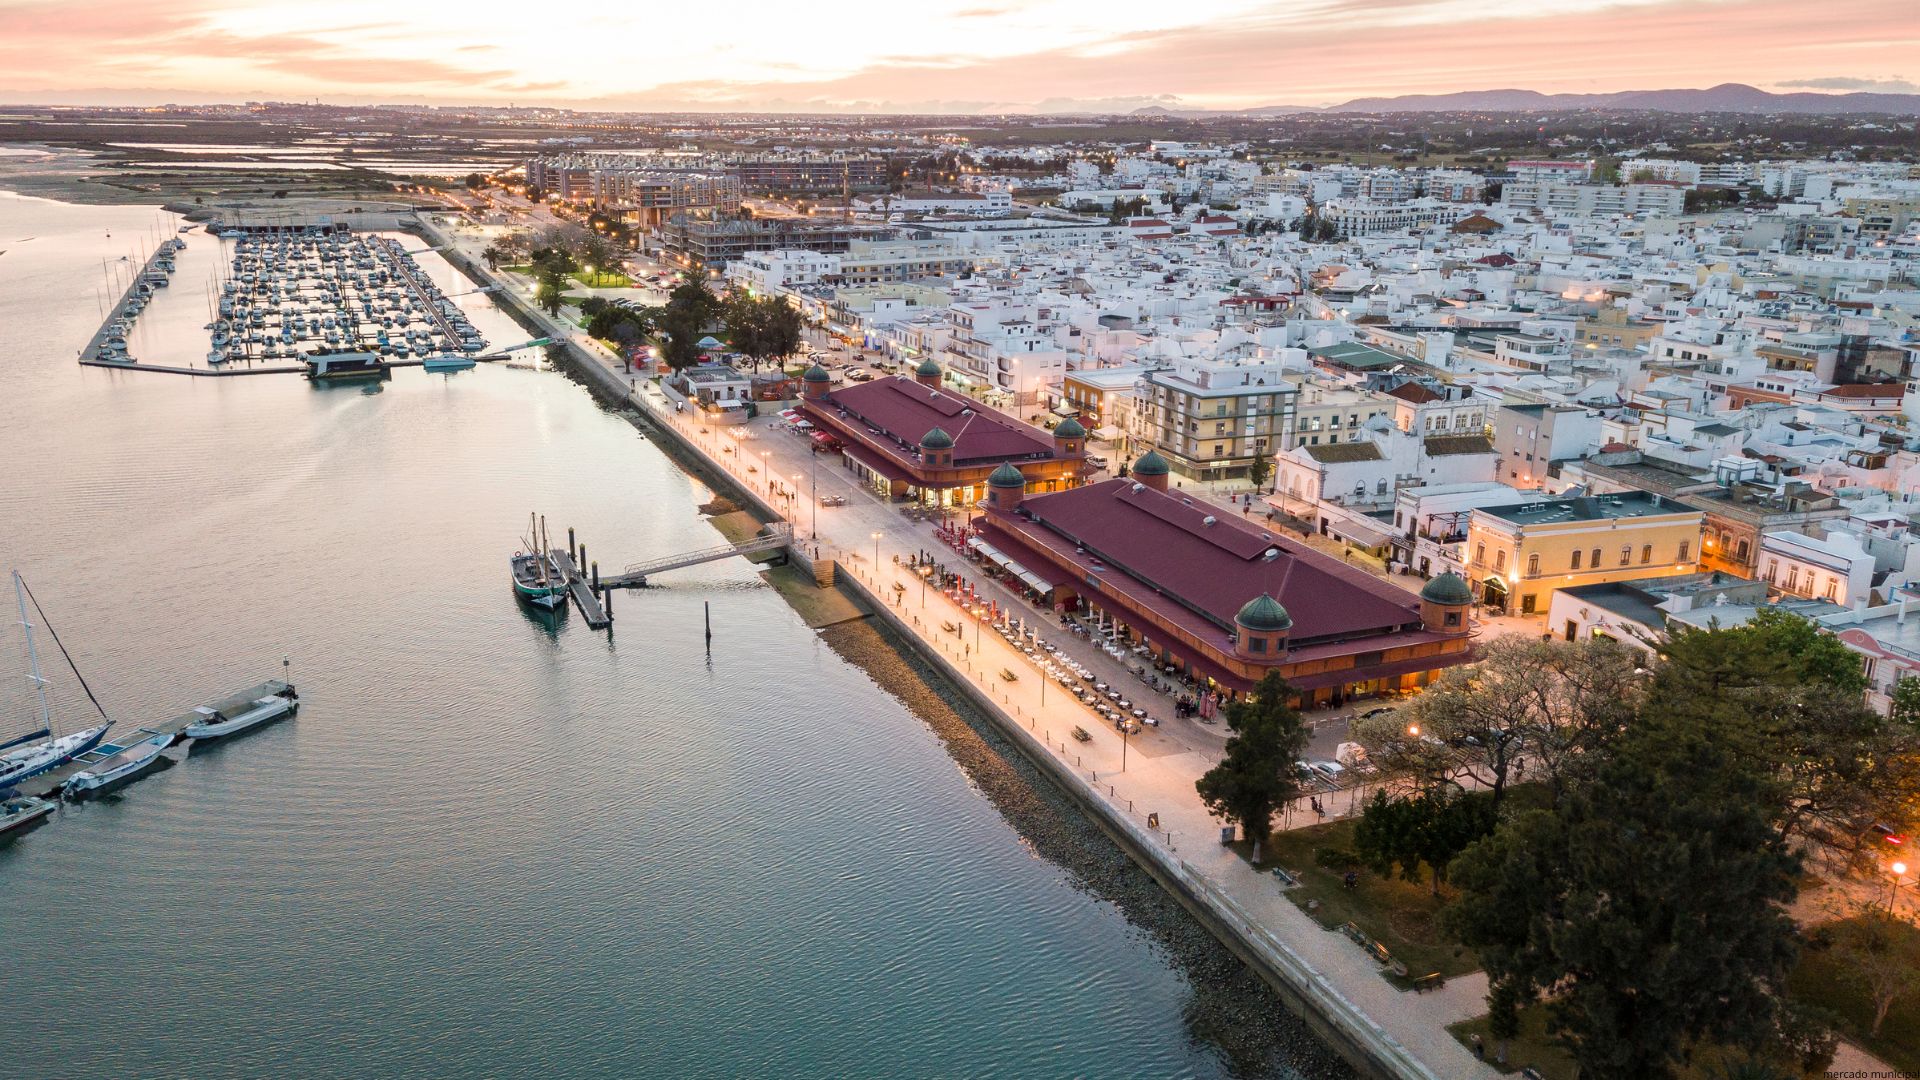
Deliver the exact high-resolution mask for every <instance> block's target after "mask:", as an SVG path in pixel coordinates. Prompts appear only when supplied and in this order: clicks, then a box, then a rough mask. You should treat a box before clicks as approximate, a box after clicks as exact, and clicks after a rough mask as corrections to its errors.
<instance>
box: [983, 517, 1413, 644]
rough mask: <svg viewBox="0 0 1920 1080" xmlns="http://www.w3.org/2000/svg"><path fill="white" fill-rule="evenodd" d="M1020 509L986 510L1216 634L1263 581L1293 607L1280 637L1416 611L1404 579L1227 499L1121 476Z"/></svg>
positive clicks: (1165, 613)
mask: <svg viewBox="0 0 1920 1080" xmlns="http://www.w3.org/2000/svg"><path fill="white" fill-rule="evenodd" d="M1021 510H1022V511H1023V512H1025V514H1026V515H1028V517H1030V518H1031V519H1032V520H1028V517H1019V516H1008V515H1003V514H994V515H992V516H991V518H990V519H989V520H990V522H991V524H992V525H994V526H996V527H997V528H998V529H999V530H1004V531H1006V532H1011V533H1013V534H1015V535H1017V536H1018V537H1020V538H1021V539H1022V540H1023V541H1025V542H1026V543H1027V544H1029V545H1030V546H1034V547H1039V548H1044V549H1045V550H1047V551H1048V552H1050V553H1051V554H1052V556H1053V557H1055V558H1057V559H1062V560H1063V561H1066V562H1068V563H1071V564H1073V565H1075V566H1077V567H1078V568H1080V569H1081V570H1082V571H1084V573H1085V575H1087V576H1091V577H1094V578H1097V579H1098V580H1100V581H1101V582H1102V587H1103V588H1105V589H1117V590H1119V591H1122V592H1125V593H1127V594H1129V595H1130V596H1131V598H1132V599H1133V600H1134V601H1135V602H1136V603H1138V604H1139V605H1141V606H1143V607H1147V608H1150V609H1151V610H1153V611H1154V612H1155V614H1157V615H1159V616H1160V617H1161V618H1164V619H1167V620H1168V621H1169V622H1174V623H1177V624H1179V625H1181V626H1183V627H1186V628H1187V629H1189V630H1191V631H1192V632H1194V633H1196V634H1198V635H1200V636H1202V637H1205V638H1208V639H1213V640H1217V642H1218V643H1219V644H1220V645H1222V646H1225V645H1226V641H1225V638H1226V631H1227V628H1228V627H1230V626H1232V625H1233V617H1234V615H1235V614H1236V613H1238V612H1239V610H1240V608H1241V607H1242V606H1244V605H1245V604H1246V603H1247V601H1249V600H1251V599H1253V598H1254V597H1256V596H1258V595H1260V594H1261V593H1263V592H1264V593H1270V594H1272V595H1273V596H1274V597H1275V598H1276V599H1278V600H1279V601H1280V604H1281V606H1283V607H1285V608H1286V609H1287V612H1288V614H1290V615H1292V616H1293V634H1292V638H1293V640H1294V641H1295V642H1297V643H1300V644H1306V643H1309V642H1311V641H1313V640H1315V639H1324V638H1330V637H1357V636H1368V635H1371V634H1377V633H1391V632H1394V631H1398V630H1400V629H1401V628H1402V627H1406V626H1408V625H1409V624H1414V625H1417V624H1418V623H1419V622H1420V610H1419V603H1418V600H1417V599H1416V598H1415V596H1414V595H1413V594H1412V593H1410V592H1407V591H1406V590H1404V589H1399V588H1395V587H1394V586H1392V585H1389V584H1387V583H1384V582H1381V581H1379V580H1378V579H1376V578H1374V577H1372V576H1371V575H1369V574H1366V573H1363V572H1361V571H1359V570H1356V569H1354V568H1353V567H1350V566H1347V565H1345V564H1344V563H1341V562H1339V561H1337V560H1335V559H1333V558H1331V557H1329V556H1327V555H1323V554H1321V553H1320V552H1318V551H1315V550H1313V549H1312V548H1309V547H1307V546H1305V545H1303V544H1300V543H1298V542H1296V541H1293V540H1289V539H1286V538H1285V537H1282V536H1280V535H1278V534H1277V533H1271V532H1267V531H1263V530H1261V529H1260V528H1258V527H1257V526H1255V525H1252V524H1249V523H1246V522H1244V521H1242V520H1241V519H1240V518H1239V517H1237V516H1235V515H1233V514H1231V513H1230V512H1228V511H1223V510H1221V509H1219V508H1217V507H1213V506H1210V505H1208V504H1205V503H1191V502H1190V500H1187V499H1185V498H1182V497H1181V496H1178V495H1175V494H1171V493H1165V492H1158V491H1154V490H1153V489H1151V488H1147V487H1141V488H1139V489H1138V490H1135V486H1134V484H1133V482H1132V481H1129V480H1125V479H1120V480H1109V481H1106V482H1104V483H1100V484H1093V485H1089V486H1087V487H1080V488H1073V489H1070V490H1067V491H1061V492H1054V493H1052V494H1045V495H1029V496H1027V498H1026V499H1025V500H1023V501H1022V503H1021ZM1209 517H1212V518H1213V519H1214V520H1213V523H1212V524H1207V518H1209ZM1268 552H1273V553H1274V554H1273V555H1272V557H1268V554H1267V553H1268ZM1229 648H1230V647H1229Z"/></svg>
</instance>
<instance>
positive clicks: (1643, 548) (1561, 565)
mask: <svg viewBox="0 0 1920 1080" xmlns="http://www.w3.org/2000/svg"><path fill="white" fill-rule="evenodd" d="M1704 516H1705V515H1704V514H1703V513H1702V512H1701V511H1699V510H1695V509H1693V508H1691V507H1687V506H1682V505H1681V504H1679V503H1677V502H1674V501H1673V500H1671V499H1664V498H1661V497H1660V496H1658V495H1655V494H1653V493H1651V492H1646V491H1624V492H1618V493H1615V494H1611V495H1592V496H1580V497H1577V498H1568V499H1556V500H1553V501H1551V502H1540V503H1521V504H1518V505H1513V506H1495V507H1489V508H1485V509H1477V510H1475V511H1474V512H1473V516H1472V518H1471V519H1470V520H1469V522H1468V524H1467V543H1466V550H1465V552H1464V554H1465V556H1466V558H1467V560H1468V565H1467V576H1468V577H1469V579H1470V580H1471V581H1472V582H1473V585H1474V589H1475V591H1476V592H1477V593H1478V594H1479V599H1480V602H1481V603H1482V604H1484V605H1485V606H1486V607H1487V608H1488V609H1489V610H1490V611H1494V612H1499V613H1508V612H1511V613H1517V614H1521V615H1544V614H1546V611H1547V607H1548V605H1549V604H1551V603H1552V601H1553V594H1554V592H1555V591H1556V590H1559V589H1563V588H1566V587H1567V586H1570V585H1594V584H1598V583H1600V582H1605V581H1629V580H1632V579H1635V578H1650V577H1666V576H1668V575H1672V574H1689V573H1692V572H1694V570H1695V569H1696V568H1697V567H1698V563H1699V558H1700V522H1701V519H1702V518H1703V517H1704Z"/></svg>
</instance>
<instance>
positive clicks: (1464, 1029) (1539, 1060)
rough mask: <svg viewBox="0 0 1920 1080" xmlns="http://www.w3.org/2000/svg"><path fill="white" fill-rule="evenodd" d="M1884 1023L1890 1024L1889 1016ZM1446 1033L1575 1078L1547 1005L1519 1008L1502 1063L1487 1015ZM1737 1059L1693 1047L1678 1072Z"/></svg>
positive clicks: (1547, 1072) (1699, 1073)
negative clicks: (1553, 1031) (1555, 1034)
mask: <svg viewBox="0 0 1920 1080" xmlns="http://www.w3.org/2000/svg"><path fill="white" fill-rule="evenodd" d="M1887 1023H1889V1024H1891V1023H1893V1021H1892V1019H1891V1018H1889V1019H1888V1021H1887ZM1447 1033H1448V1034H1449V1035H1452V1036H1453V1037H1454V1038H1456V1039H1459V1040H1460V1044H1461V1045H1462V1046H1466V1047H1469V1048H1471V1047H1472V1046H1473V1037H1474V1036H1475V1035H1478V1036H1480V1038H1481V1039H1482V1040H1484V1042H1483V1043H1482V1045H1483V1046H1485V1047H1486V1051H1487V1061H1488V1062H1489V1063H1490V1064H1492V1065H1493V1067H1494V1068H1496V1069H1499V1070H1500V1071H1501V1072H1507V1073H1517V1072H1519V1071H1520V1070H1521V1069H1524V1068H1529V1067H1531V1068H1532V1069H1533V1070H1534V1071H1535V1072H1537V1073H1539V1074H1540V1075H1541V1076H1543V1077H1545V1078H1546V1080H1578V1075H1579V1074H1578V1070H1577V1069H1575V1068H1574V1064H1573V1058H1572V1057H1570V1056H1568V1054H1567V1052H1566V1051H1565V1050H1562V1049H1560V1047H1558V1046H1556V1045H1555V1044H1554V1042H1553V1038H1552V1037H1551V1036H1550V1035H1548V1034H1547V1008H1546V1006H1544V1005H1534V1006H1531V1007H1529V1008H1527V1009H1523V1010H1521V1013H1520V1034H1519V1035H1517V1036H1515V1037H1514V1038H1512V1039H1509V1040H1507V1061H1506V1064H1504V1065H1502V1064H1500V1063H1499V1062H1497V1061H1495V1060H1494V1059H1495V1057H1496V1055H1497V1053H1498V1048H1499V1044H1498V1043H1497V1042H1496V1041H1495V1040H1494V1037H1493V1036H1492V1035H1490V1034H1488V1033H1487V1018H1486V1017H1484V1016H1478V1017H1475V1018H1474V1019H1472V1020H1462V1021H1460V1022H1459V1023H1457V1024H1451V1025H1449V1026H1448V1027H1447ZM1737 1060H1740V1058H1739V1056H1738V1055H1737V1054H1730V1053H1729V1052H1728V1051H1727V1050H1726V1049H1725V1048H1723V1047H1718V1046H1702V1047H1696V1048H1695V1049H1694V1052H1693V1061H1692V1063H1691V1064H1688V1065H1683V1066H1681V1067H1680V1068H1679V1069H1678V1070H1676V1071H1677V1073H1678V1075H1679V1076H1681V1077H1682V1078H1683V1080H1721V1078H1722V1077H1724V1076H1725V1075H1726V1066H1727V1064H1728V1063H1729V1062H1730V1061H1737ZM1824 1075H1825V1074H1823V1073H1808V1074H1807V1078H1808V1080H1817V1078H1819V1077H1822V1076H1824Z"/></svg>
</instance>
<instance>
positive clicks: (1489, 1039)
mask: <svg viewBox="0 0 1920 1080" xmlns="http://www.w3.org/2000/svg"><path fill="white" fill-rule="evenodd" d="M1447 1033H1448V1034H1450V1035H1452V1036H1453V1037H1454V1038H1456V1039H1459V1040H1460V1042H1461V1045H1463V1046H1467V1047H1471V1046H1472V1045H1473V1037H1474V1036H1475V1035H1478V1036H1480V1037H1481V1038H1482V1039H1484V1040H1485V1041H1486V1042H1485V1045H1486V1048H1487V1060H1488V1061H1494V1056H1495V1051H1496V1049H1497V1047H1498V1046H1499V1043H1498V1042H1496V1041H1495V1040H1494V1037H1493V1036H1492V1035H1490V1034H1488V1032H1487V1018H1486V1017H1484V1016H1477V1017H1474V1018H1473V1019H1472V1020H1462V1021H1460V1022H1459V1023H1457V1024H1453V1025H1451V1026H1449V1027H1448V1028H1447ZM1528 1066H1532V1067H1533V1068H1534V1069H1535V1070H1536V1071H1537V1072H1539V1074H1540V1075H1541V1076H1544V1077H1546V1078H1547V1080H1574V1074H1575V1069H1574V1067H1573V1059H1572V1058H1570V1057H1568V1056H1567V1052H1566V1051H1565V1050H1562V1049H1560V1048H1559V1047H1558V1046H1555V1045H1554V1044H1553V1040H1552V1039H1551V1038H1550V1037H1548V1035H1547V1010H1546V1009H1545V1008H1544V1007H1542V1006H1539V1005H1535V1006H1533V1007H1532V1008H1530V1009H1526V1010H1524V1011H1523V1012H1521V1014H1520V1034H1519V1035H1518V1036H1516V1037H1514V1038H1512V1039H1509V1040H1507V1063H1506V1064H1505V1065H1500V1064H1499V1063H1498V1062H1495V1066H1494V1067H1495V1068H1498V1069H1500V1070H1501V1071H1503V1072H1519V1071H1520V1070H1521V1069H1524V1068H1527V1067H1528Z"/></svg>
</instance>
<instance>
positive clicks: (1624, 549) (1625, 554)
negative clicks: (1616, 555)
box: [1620, 544, 1633, 566]
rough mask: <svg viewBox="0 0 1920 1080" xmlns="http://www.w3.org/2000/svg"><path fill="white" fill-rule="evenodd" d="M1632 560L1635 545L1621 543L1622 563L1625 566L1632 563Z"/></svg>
mask: <svg viewBox="0 0 1920 1080" xmlns="http://www.w3.org/2000/svg"><path fill="white" fill-rule="evenodd" d="M1632 561H1633V545H1632V544H1622V545H1620V565H1621V566H1625V565H1627V564H1628V563H1631V562H1632Z"/></svg>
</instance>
